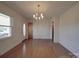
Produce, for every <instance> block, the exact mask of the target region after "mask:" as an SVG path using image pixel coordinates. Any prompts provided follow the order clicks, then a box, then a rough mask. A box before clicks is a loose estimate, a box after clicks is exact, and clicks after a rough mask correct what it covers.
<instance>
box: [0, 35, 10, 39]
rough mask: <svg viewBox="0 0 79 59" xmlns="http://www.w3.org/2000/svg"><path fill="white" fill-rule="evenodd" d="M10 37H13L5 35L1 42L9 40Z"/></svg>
mask: <svg viewBox="0 0 79 59" xmlns="http://www.w3.org/2000/svg"><path fill="white" fill-rule="evenodd" d="M10 37H11V36H8V35H5V36H2V37H0V40H5V39H9V38H10Z"/></svg>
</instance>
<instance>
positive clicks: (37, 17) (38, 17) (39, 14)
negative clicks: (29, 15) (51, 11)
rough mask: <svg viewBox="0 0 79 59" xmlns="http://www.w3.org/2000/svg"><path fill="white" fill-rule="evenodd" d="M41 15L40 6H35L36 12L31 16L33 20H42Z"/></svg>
mask: <svg viewBox="0 0 79 59" xmlns="http://www.w3.org/2000/svg"><path fill="white" fill-rule="evenodd" d="M43 17H44V16H43V13H42V12H40V5H39V4H38V5H37V12H36V13H35V14H33V18H34V19H36V20H41V19H43Z"/></svg>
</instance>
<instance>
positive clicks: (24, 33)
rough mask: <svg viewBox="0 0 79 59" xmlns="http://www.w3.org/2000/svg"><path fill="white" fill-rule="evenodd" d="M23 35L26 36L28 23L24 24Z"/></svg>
mask: <svg viewBox="0 0 79 59" xmlns="http://www.w3.org/2000/svg"><path fill="white" fill-rule="evenodd" d="M23 35H24V36H25V35H26V25H25V24H23Z"/></svg>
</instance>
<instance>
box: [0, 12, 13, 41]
mask: <svg viewBox="0 0 79 59" xmlns="http://www.w3.org/2000/svg"><path fill="white" fill-rule="evenodd" d="M1 14H3V15H4V16H8V17H9V18H10V19H9V21H10V25H0V27H9V28H10V31H9V33H8V34H9V35H4V36H2V37H0V40H1V39H6V38H10V37H11V36H12V26H11V23H12V22H11V17H10V16H9V15H6V14H4V13H1Z"/></svg>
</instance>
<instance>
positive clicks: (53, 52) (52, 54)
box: [1, 39, 76, 58]
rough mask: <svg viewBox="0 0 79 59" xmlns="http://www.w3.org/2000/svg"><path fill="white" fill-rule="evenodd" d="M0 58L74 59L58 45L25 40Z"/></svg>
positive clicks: (49, 41) (48, 41) (46, 41)
mask: <svg viewBox="0 0 79 59" xmlns="http://www.w3.org/2000/svg"><path fill="white" fill-rule="evenodd" d="M1 57H2V58H62V57H63V58H72V57H76V56H74V55H73V54H72V53H71V52H69V51H68V50H66V49H65V48H64V47H62V46H61V45H60V44H58V43H57V44H56V43H53V42H52V41H51V40H47V39H46V40H25V41H24V42H22V43H21V44H19V45H18V46H17V47H15V48H13V49H12V50H10V51H8V52H7V53H5V54H4V55H2V56H1Z"/></svg>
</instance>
